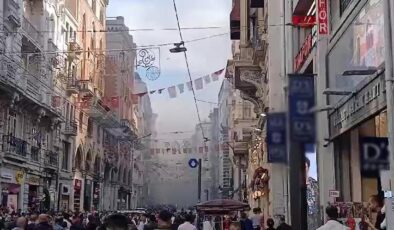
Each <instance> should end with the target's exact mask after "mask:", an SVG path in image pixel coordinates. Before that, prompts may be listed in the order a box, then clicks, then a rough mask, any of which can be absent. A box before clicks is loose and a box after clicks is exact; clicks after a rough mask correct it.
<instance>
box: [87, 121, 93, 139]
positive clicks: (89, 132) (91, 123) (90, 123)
mask: <svg viewBox="0 0 394 230" xmlns="http://www.w3.org/2000/svg"><path fill="white" fill-rule="evenodd" d="M92 135H93V121H92V119H90V118H88V137H91V136H92Z"/></svg>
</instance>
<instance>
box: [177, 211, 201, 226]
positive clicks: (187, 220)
mask: <svg viewBox="0 0 394 230" xmlns="http://www.w3.org/2000/svg"><path fill="white" fill-rule="evenodd" d="M193 222H194V216H193V215H192V214H186V215H185V223H183V224H181V225H179V227H178V230H197V228H196V226H194V225H193V224H192V223H193Z"/></svg>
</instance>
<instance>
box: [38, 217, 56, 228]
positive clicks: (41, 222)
mask: <svg viewBox="0 0 394 230" xmlns="http://www.w3.org/2000/svg"><path fill="white" fill-rule="evenodd" d="M35 230H53V226H52V225H50V224H49V218H48V215H47V214H41V215H39V216H38V224H37V225H36V227H35Z"/></svg>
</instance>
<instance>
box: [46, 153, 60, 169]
mask: <svg viewBox="0 0 394 230" xmlns="http://www.w3.org/2000/svg"><path fill="white" fill-rule="evenodd" d="M58 155H59V154H58V153H57V152H53V151H50V150H47V151H46V152H45V158H44V164H45V165H46V166H51V167H57V166H58V163H59V161H58V159H59V158H58Z"/></svg>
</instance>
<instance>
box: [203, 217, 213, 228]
mask: <svg viewBox="0 0 394 230" xmlns="http://www.w3.org/2000/svg"><path fill="white" fill-rule="evenodd" d="M202 229H203V230H213V227H212V224H211V220H210V217H206V219H205V221H204V222H203V223H202Z"/></svg>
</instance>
